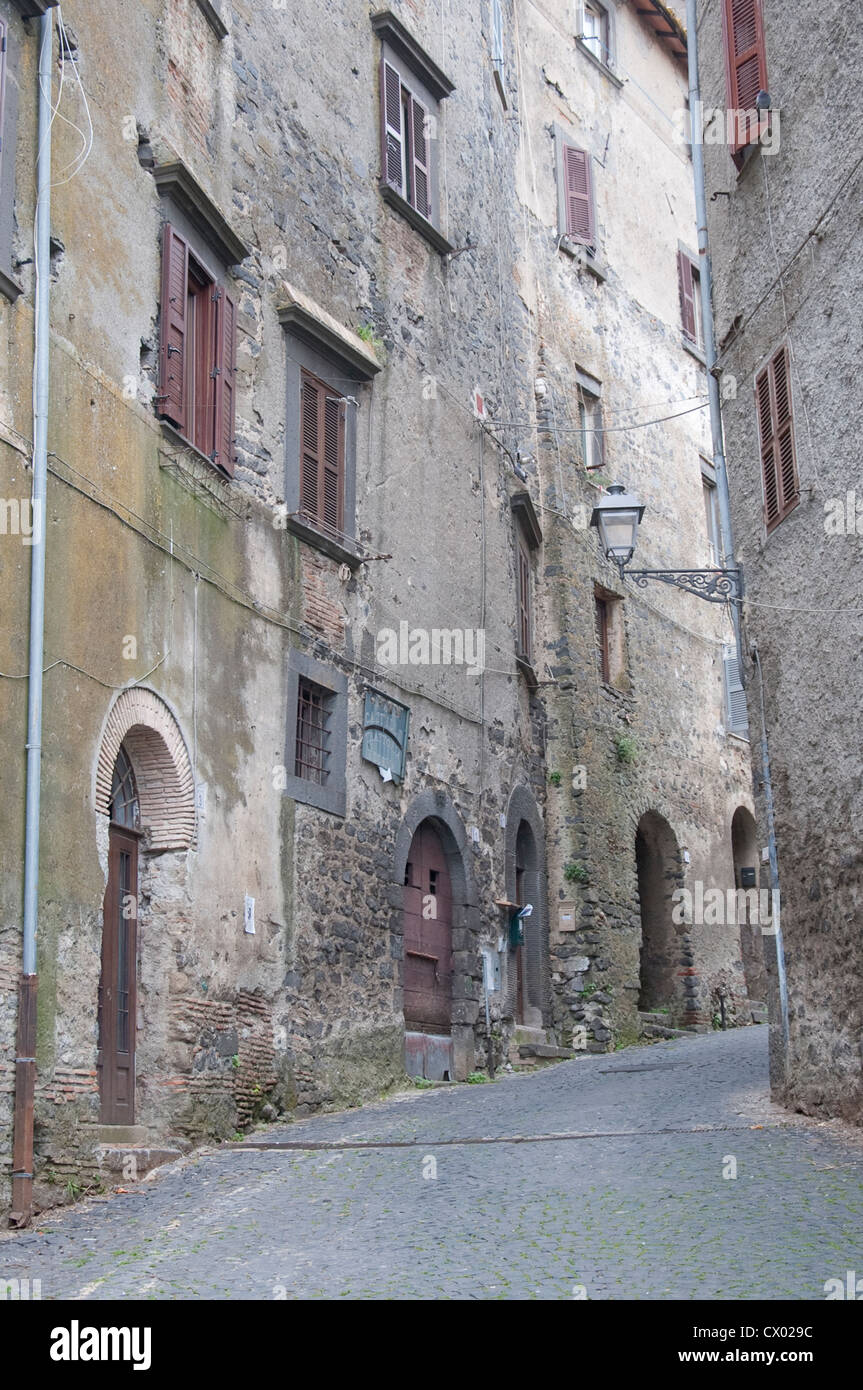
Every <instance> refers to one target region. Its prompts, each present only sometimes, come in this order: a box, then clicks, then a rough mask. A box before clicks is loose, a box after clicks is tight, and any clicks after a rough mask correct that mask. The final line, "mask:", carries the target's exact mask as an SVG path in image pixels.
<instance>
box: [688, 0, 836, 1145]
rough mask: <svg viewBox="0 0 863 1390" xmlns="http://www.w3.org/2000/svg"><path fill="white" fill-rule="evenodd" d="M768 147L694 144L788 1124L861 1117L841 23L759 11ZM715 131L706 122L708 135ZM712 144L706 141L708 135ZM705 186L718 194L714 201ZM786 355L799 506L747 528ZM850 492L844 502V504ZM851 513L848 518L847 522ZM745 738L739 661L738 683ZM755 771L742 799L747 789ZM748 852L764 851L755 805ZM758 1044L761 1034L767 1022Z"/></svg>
mask: <svg viewBox="0 0 863 1390" xmlns="http://www.w3.org/2000/svg"><path fill="white" fill-rule="evenodd" d="M700 9H701V29H702V38H701V45H702V53H701V68H702V84H703V96H704V103H705V106H706V107H708V108H710V109H713V108H722V109H723V110H724V108H725V106H726V94H725V73H724V50H723V45H722V32H721V9H720V6H719V4H718V2H717V0H709V3H705V4H703V5H702V6H701V7H700ZM764 23H765V38H766V56H767V71H768V83H769V89H770V94H771V98H772V102H773V105H774V106H775V107H778V109H779V122H780V123H779V129H778V131H777V130H775V129H774V131H773V133H772V136H771V139H770V144H771V145H772V148H764V149H763V151H761V150H756V151H755V153H754V157H753V158H752V159H750V160H749V162H748V163H747V164H746V165H745V167H744V168H743V169H742V171H741V172H739V173H738V171H737V169H736V168H735V166H734V164H733V163H732V160H731V156H730V153H729V151H728V149H727V147H726V146H725V145H722V144H718V143H710V144H706V145H705V158H706V163H707V193H708V208H709V212H710V234H711V239H712V252H713V263H714V275H715V300H716V315H717V336H718V339H719V341H720V347H721V357H720V365H721V367H722V372H723V378H722V380H723V394H724V396H725V404H724V419H725V429H726V436H727V449H728V463H729V474H730V482H731V490H732V506H733V513H734V524H735V531H736V543H737V548H738V553H739V557H740V559H741V560H742V562H743V564H744V566H745V570H746V582H747V592H748V600H747V605H746V642H745V644H744V645H745V648H746V650H747V652H748V651H749V648H750V645H751V644H755V645H756V646H757V649H758V652H759V654H760V662H761V669H762V671H763V677H764V688H763V693H764V706H765V715H766V727H767V734H768V741H769V756H770V771H771V773H772V780H773V791H774V797H775V804H776V843H777V850H778V859H779V877H780V891H781V895H782V912H781V920H782V932H783V938H784V946H785V963H786V968H787V981H788V1014H789V1028H790V1046H789V1049H788V1053H787V1057H786V1058H785V1067H786V1068H787V1074H786V1075H785V1076H784V1077H783V1075H782V1072H781V1071H780V1072H779V1073H778V1074H777V1076H776V1078H775V1079H776V1083H777V1093H778V1095H779V1096H780V1097H781V1098H783V1099H786V1100H787V1101H788V1102H789V1103H790V1104H792V1105H794V1106H797V1107H799V1108H800V1109H802V1110H804V1111H806V1112H807V1113H824V1114H840V1115H844V1116H846V1117H847V1118H849V1119H852V1120H854V1121H856V1122H858V1123H859V1122H860V1120H861V1116H863V1079H861V1039H863V993H861V988H860V974H861V971H860V932H859V912H860V902H861V871H860V848H859V845H860V816H861V809H860V798H859V795H858V785H859V765H858V757H857V753H856V750H857V748H858V747H859V744H860V719H861V714H860V678H859V673H858V670H857V665H856V662H857V652H858V641H857V639H858V636H859V632H860V608H861V603H860V591H861V590H860V563H859V560H860V545H861V539H860V531H861V529H863V524H861V523H858V519H857V518H858V512H857V497H858V496H859V495H860V493H859V486H858V483H859V424H858V422H859V406H858V403H857V397H856V393H855V390H854V387H853V382H854V381H855V379H856V375H857V363H858V361H859V358H860V351H861V323H860V298H861V276H860V267H859V255H858V249H857V248H858V244H859V228H858V222H859V194H860V171H859V167H858V155H857V146H856V141H855V138H854V132H855V131H856V128H857V125H858V124H859V110H860V102H861V98H860V92H859V84H858V81H857V78H858V74H859V70H860V59H861V34H860V26H859V16H858V15H857V14H855V13H854V12H853V10H852V9H850V8H849V7H848V6H847V5H842V4H839V3H836V2H835V0H831V3H828V4H827V5H823V6H821V7H820V8H819V9H817V10H815V11H812V12H806V13H804V11H802V10H801V9H800V7H799V6H798V5H795V4H793V3H791V0H771V3H770V4H766V5H765V6H764ZM715 126H716V122H715V121H714V128H715ZM711 138H713V137H711ZM717 191H719V192H721V194H722V195H723V196H717V197H716V198H715V199H714V198H713V195H714V194H715V193H717ZM783 343H785V344H787V345H788V348H789V352H790V358H791V391H792V399H793V407H794V440H795V447H796V458H797V469H798V474H799V479H800V501H799V503H798V505H797V507H796V508H795V509H794V511H792V512H791V514H790V515H789V516H788V517H787V518H786V519H785V520H784V521H782V522H781V523H780V524H779V525H778V526H776V527H775V529H774V530H772V531H771V533H770V534H769V535H767V534H766V530H765V525H764V521H763V501H762V481H761V469H760V465H759V442H758V427H757V420H756V411H755V402H754V383H755V376H756V373H758V372H759V371H760V370H761V368H762V366H763V364H764V363H765V361H766V360H767V358H768V357H769V356H770V355H771V354H773V353H775V352H776V351H777V350H778V349H779V348H780V347H781V346H782V344H783ZM849 497H850V503H849ZM861 510H863V509H861ZM746 680H747V686H748V689H747V697H748V703H749V717H750V725H751V727H752V729H753V731H754V732H756V733H757V734H758V736H759V737H760V730H761V708H760V697H761V691H760V681H759V674H758V667H757V666H756V665H755V664H754V663H753V662H749V663H748V665H747V671H746ZM760 777H761V768H760V759H757V760H756V785H757V786H758V787H759V791H760V789H761V783H760ZM759 810H760V825H761V835H762V837H763V838H762V844H765V845H766V843H767V831H766V816H765V807H764V802H763V797H760V798H759ZM777 1033H779V1025H778V1022H777Z"/></svg>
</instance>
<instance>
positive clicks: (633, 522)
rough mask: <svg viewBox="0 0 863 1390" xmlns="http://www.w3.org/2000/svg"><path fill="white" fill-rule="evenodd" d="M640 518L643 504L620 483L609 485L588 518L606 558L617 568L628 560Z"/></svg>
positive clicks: (630, 556) (631, 554)
mask: <svg viewBox="0 0 863 1390" xmlns="http://www.w3.org/2000/svg"><path fill="white" fill-rule="evenodd" d="M643 515H644V503H643V502H641V501H639V499H638V498H637V497H636V496H634V494H633V493H631V492H627V491H626V489H625V488H624V487H622V486H621V484H620V483H612V485H611V486H610V487H609V489H608V492H607V493H606V494H605V496H604V497H603V499H602V501H601V502H599V503H597V505H596V506H595V507H594V509H593V516H592V517H591V525H593V526H595V527H596V528H597V530H598V531H599V538H600V541H601V543H602V548H603V550H604V551H605V555H606V558H607V559H609V560H614V561H615V562H616V563H617V564H618V565H625V564H627V563H628V562H629V561H630V560H631V559H632V556H633V552H634V550H635V542H636V539H637V536H638V523H639V522H640V521H641V518H642V517H643Z"/></svg>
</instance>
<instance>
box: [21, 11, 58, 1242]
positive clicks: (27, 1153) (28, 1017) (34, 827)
mask: <svg viewBox="0 0 863 1390" xmlns="http://www.w3.org/2000/svg"><path fill="white" fill-rule="evenodd" d="M53 43H54V23H53V15H52V12H51V11H49V12H48V13H47V14H44V15H43V16H42V18H41V21H40V25H39V150H38V154H37V158H36V185H37V202H36V239H35V240H36V245H35V255H36V314H35V319H36V322H35V346H34V354H33V395H34V412H33V484H32V487H33V491H32V505H33V546H32V549H31V555H30V675H29V681H28V689H27V803H26V812H25V828H24V932H23V936H24V940H23V949H22V963H21V982H20V988H19V995H18V1033H17V1042H16V1058H15V1133H14V1140H13V1147H12V1215H11V1217H10V1221H11V1224H12V1225H16V1226H24V1225H26V1224H27V1222H28V1221H29V1220H30V1215H31V1211H32V1206H33V1107H34V1096H35V1089H36V987H37V976H36V926H37V914H38V900H39V798H40V791H41V773H42V667H43V665H44V646H45V531H46V526H45V500H46V491H47V474H48V401H49V390H48V367H49V336H48V335H49V331H50V321H49V314H48V310H49V300H50V289H51V60H52V56H53Z"/></svg>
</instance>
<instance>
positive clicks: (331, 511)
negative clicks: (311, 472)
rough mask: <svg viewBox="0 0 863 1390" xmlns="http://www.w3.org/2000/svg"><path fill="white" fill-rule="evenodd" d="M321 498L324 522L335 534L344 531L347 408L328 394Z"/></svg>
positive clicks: (325, 399)
mask: <svg viewBox="0 0 863 1390" xmlns="http://www.w3.org/2000/svg"><path fill="white" fill-rule="evenodd" d="M322 464H323V467H322V470H321V481H320V487H321V491H320V494H319V495H320V496H321V498H322V507H321V511H322V516H321V520H322V521H323V522H324V525H325V526H328V527H330V528H331V529H332V530H333V531H338V532H341V531H342V529H343V524H342V523H343V519H344V518H343V506H342V498H343V496H344V469H345V406H344V402H343V401H341V400H339V399H338V398H336V397H334V396H333V395H331V394H330V393H329V392H326V393H325V395H324V449H323V459H322Z"/></svg>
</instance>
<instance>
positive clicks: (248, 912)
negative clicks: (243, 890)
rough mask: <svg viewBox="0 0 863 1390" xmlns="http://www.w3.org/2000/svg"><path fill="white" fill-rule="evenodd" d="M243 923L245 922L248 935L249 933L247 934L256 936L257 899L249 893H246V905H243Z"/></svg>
mask: <svg viewBox="0 0 863 1390" xmlns="http://www.w3.org/2000/svg"><path fill="white" fill-rule="evenodd" d="M243 924H244V930H245V933H246V935H247V936H254V934H255V900H254V898H250V897H249V895H248V893H247V894H246V900H245V903H244V905H243Z"/></svg>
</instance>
